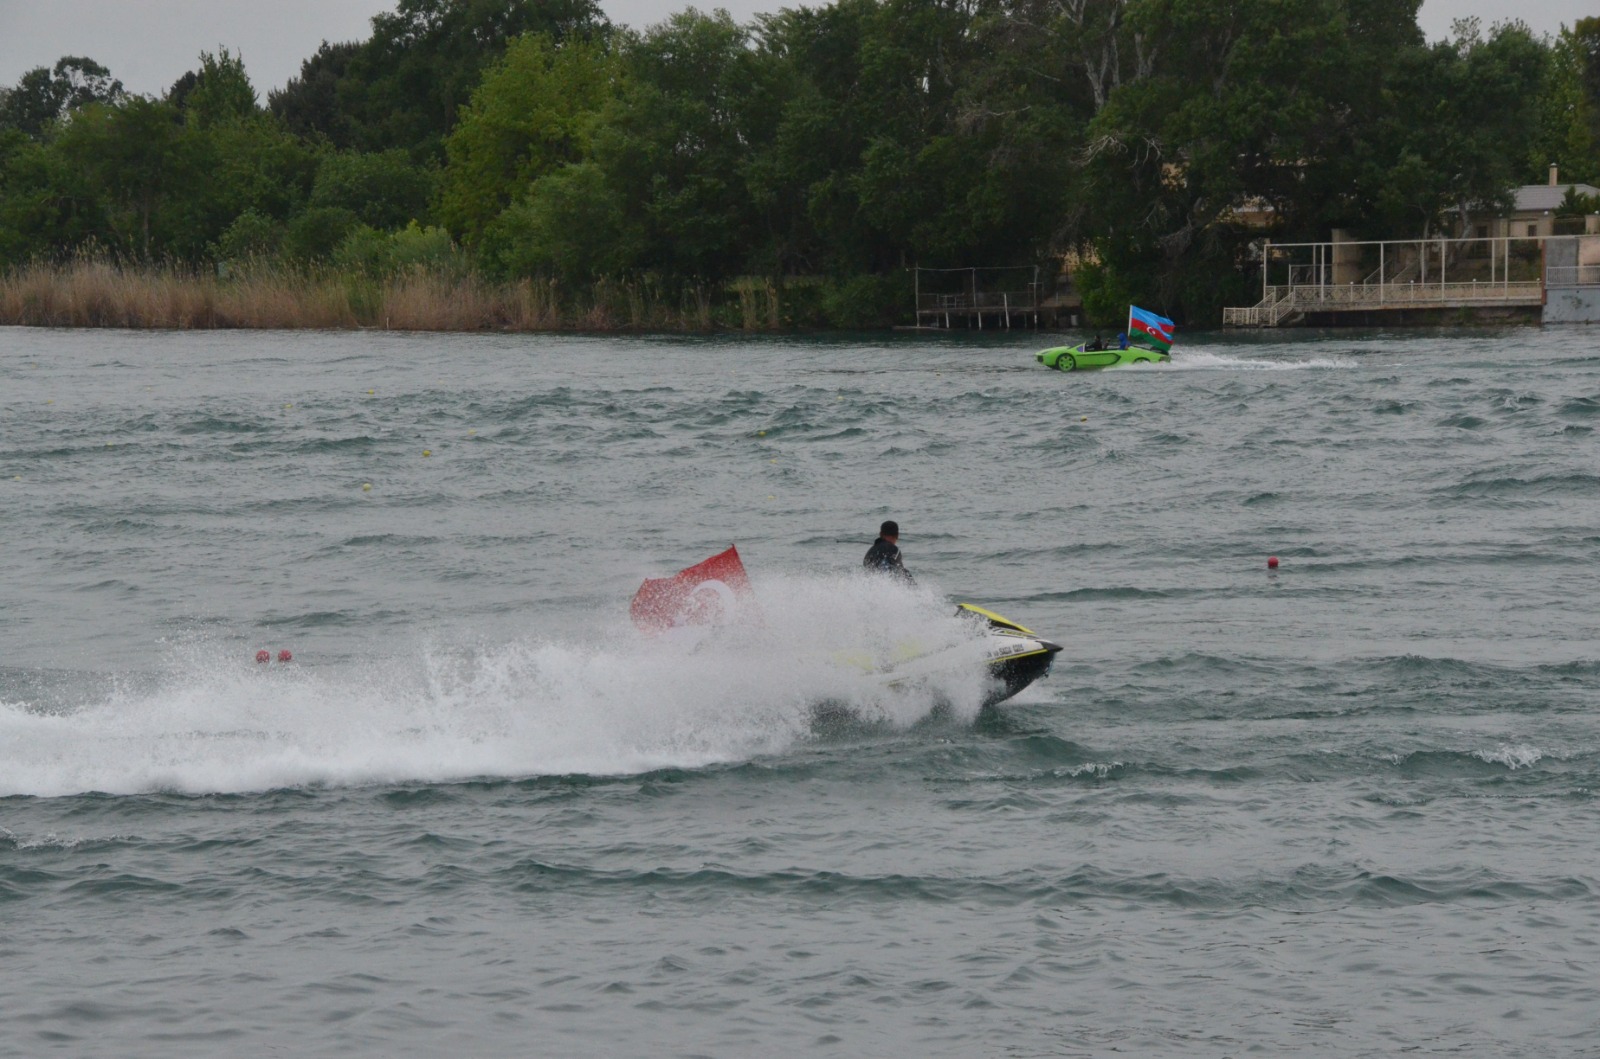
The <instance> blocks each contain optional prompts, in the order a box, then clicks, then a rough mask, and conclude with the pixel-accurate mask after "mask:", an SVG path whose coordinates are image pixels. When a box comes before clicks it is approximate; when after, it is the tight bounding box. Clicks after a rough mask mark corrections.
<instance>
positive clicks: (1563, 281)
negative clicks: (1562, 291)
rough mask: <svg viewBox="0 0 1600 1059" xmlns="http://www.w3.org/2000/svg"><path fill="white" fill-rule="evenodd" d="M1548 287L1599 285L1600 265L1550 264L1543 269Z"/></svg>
mask: <svg viewBox="0 0 1600 1059" xmlns="http://www.w3.org/2000/svg"><path fill="white" fill-rule="evenodd" d="M1545 285H1546V286H1548V287H1595V286H1600V265H1551V266H1550V267H1549V268H1547V269H1545Z"/></svg>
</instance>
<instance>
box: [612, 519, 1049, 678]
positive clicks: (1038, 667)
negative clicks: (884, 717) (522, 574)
mask: <svg viewBox="0 0 1600 1059" xmlns="http://www.w3.org/2000/svg"><path fill="white" fill-rule="evenodd" d="M629 609H630V612H631V614H632V616H633V620H634V623H635V624H636V625H637V626H638V627H639V629H640V631H642V632H644V633H646V634H647V635H650V636H653V637H662V638H665V639H667V640H668V641H672V642H678V643H682V644H684V645H685V646H686V647H688V648H691V649H692V648H694V647H695V646H697V645H701V644H705V643H707V642H709V640H708V638H711V639H714V638H715V637H716V635H717V631H718V630H719V629H723V630H726V629H736V628H739V627H741V626H743V625H746V624H748V623H749V622H750V621H751V620H752V619H754V620H755V621H756V622H757V623H759V615H760V610H759V608H758V607H757V605H756V602H755V599H754V593H753V591H752V590H751V587H750V581H749V577H748V576H747V575H746V573H745V569H744V564H743V562H742V561H741V560H740V558H739V553H738V550H737V549H735V548H733V547H729V548H728V550H727V551H725V552H722V553H720V554H718V555H714V556H712V557H711V558H709V559H707V560H705V561H703V562H701V563H697V564H696V565H694V566H691V567H687V568H686V569H683V570H680V571H678V573H676V574H674V575H673V576H672V577H666V578H649V579H647V580H646V581H645V583H644V584H643V585H641V586H640V588H639V591H638V593H637V594H636V595H635V596H634V598H633V602H632V604H631V605H630V608H629ZM955 617H956V618H957V619H960V620H964V621H970V622H976V623H979V624H980V626H981V631H979V632H978V633H977V635H971V634H970V630H968V631H967V632H963V631H962V630H959V629H957V630H952V631H953V632H954V633H955V635H953V636H951V637H950V638H949V639H947V640H946V641H945V642H943V643H941V644H939V645H937V646H934V647H931V648H925V647H924V646H923V645H919V644H916V643H911V642H907V643H902V644H899V645H898V646H897V647H896V648H895V649H894V650H893V651H892V652H891V653H892V654H893V657H892V658H890V659H888V660H884V659H883V658H882V657H875V656H874V655H872V654H871V653H869V652H866V651H855V650H851V651H841V652H838V653H837V654H835V655H834V656H833V659H832V661H833V662H834V663H835V664H836V665H839V666H841V667H844V668H846V669H851V670H859V671H860V672H861V673H862V674H864V675H866V676H867V677H869V678H870V680H871V681H872V682H874V683H877V684H878V686H879V687H881V688H882V689H883V690H884V691H886V692H905V691H914V690H916V689H917V688H919V687H931V688H936V687H937V686H938V685H939V684H940V683H941V682H942V680H943V679H948V678H950V677H952V676H955V677H960V676H964V675H967V674H970V673H972V672H973V670H974V669H975V668H981V670H982V672H983V673H985V674H986V675H987V677H988V679H987V681H986V683H985V686H984V689H983V698H982V701H981V708H983V709H988V708H989V707H992V706H995V705H997V704H999V703H1002V702H1004V701H1006V700H1007V699H1009V698H1011V697H1012V696H1014V695H1016V694H1017V693H1018V692H1019V691H1021V690H1022V689H1024V688H1026V687H1028V686H1029V685H1030V684H1032V683H1033V682H1034V681H1036V680H1038V679H1040V678H1041V677H1043V676H1044V675H1045V674H1046V673H1048V672H1050V666H1051V664H1052V663H1053V662H1054V661H1055V656H1056V655H1057V654H1059V653H1060V651H1061V645H1060V644H1056V643H1052V642H1050V641H1049V640H1046V639H1043V638H1042V637H1040V636H1039V635H1038V634H1037V633H1035V632H1034V631H1033V630H1031V629H1028V628H1025V627H1024V626H1022V625H1019V624H1017V623H1016V622H1014V621H1012V620H1010V619H1009V618H1004V617H1001V616H1000V615H999V614H996V613H995V612H994V611H992V610H986V609H984V608H983V607H980V606H977V605H975V604H972V603H962V604H959V605H958V606H957V607H956V611H955Z"/></svg>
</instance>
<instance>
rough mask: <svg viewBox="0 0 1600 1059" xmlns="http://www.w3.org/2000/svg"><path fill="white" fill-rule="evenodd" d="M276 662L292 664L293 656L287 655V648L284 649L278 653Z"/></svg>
mask: <svg viewBox="0 0 1600 1059" xmlns="http://www.w3.org/2000/svg"><path fill="white" fill-rule="evenodd" d="M278 661H280V662H293V661H294V655H292V654H290V653H289V649H288V648H287V647H285V648H284V649H283V650H281V651H279V652H278Z"/></svg>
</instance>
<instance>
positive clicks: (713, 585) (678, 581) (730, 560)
mask: <svg viewBox="0 0 1600 1059" xmlns="http://www.w3.org/2000/svg"><path fill="white" fill-rule="evenodd" d="M750 596H751V591H750V578H749V577H748V576H747V575H746V574H745V572H744V563H742V562H741V561H740V560H739V549H737V548H735V547H733V546H732V545H729V546H728V550H727V551H725V552H722V553H720V554H718V555H713V556H712V557H711V558H709V559H707V560H706V561H705V562H702V563H696V564H695V565H693V566H691V567H688V568H687V569H684V570H679V571H678V572H677V573H676V574H674V575H672V576H671V577H650V578H646V579H645V582H644V584H642V585H640V586H639V591H638V592H636V593H634V596H633V603H632V604H631V605H630V606H629V608H628V610H629V613H631V614H632V615H633V623H634V624H635V625H637V626H639V628H641V629H643V630H644V631H645V632H648V633H662V632H666V631H667V630H669V629H673V628H677V627H679V626H683V625H728V624H731V623H732V622H734V621H735V620H736V619H737V618H738V616H739V612H740V611H741V610H742V609H745V608H746V606H747V605H748V604H749V603H750V602H751V600H750Z"/></svg>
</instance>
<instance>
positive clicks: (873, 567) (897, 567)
mask: <svg viewBox="0 0 1600 1059" xmlns="http://www.w3.org/2000/svg"><path fill="white" fill-rule="evenodd" d="M861 566H862V568H863V569H865V570H866V571H867V572H868V573H874V574H892V575H893V576H895V577H899V578H903V579H905V581H906V582H907V583H911V582H913V581H915V580H916V579H915V578H913V577H912V576H911V571H910V570H907V569H906V568H905V564H904V563H903V562H901V561H900V546H899V545H897V544H895V543H894V542H893V541H890V540H885V539H884V538H882V537H879V538H878V539H877V540H875V541H873V542H872V547H870V548H868V549H867V554H866V558H864V559H862V560H861Z"/></svg>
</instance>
